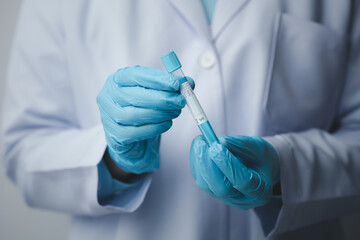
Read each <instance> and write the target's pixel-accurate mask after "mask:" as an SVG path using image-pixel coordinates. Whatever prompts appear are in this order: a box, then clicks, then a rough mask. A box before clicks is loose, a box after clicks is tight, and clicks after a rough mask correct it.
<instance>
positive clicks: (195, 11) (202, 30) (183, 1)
mask: <svg viewBox="0 0 360 240" xmlns="http://www.w3.org/2000/svg"><path fill="white" fill-rule="evenodd" d="M168 1H169V2H170V3H171V4H172V5H173V7H174V8H175V9H176V10H177V12H178V13H179V14H180V15H182V16H181V17H183V18H185V19H186V21H187V24H188V25H190V26H191V27H192V28H193V29H194V30H195V31H196V32H197V33H198V34H199V35H201V36H203V37H204V38H205V39H206V40H208V41H211V31H210V28H209V24H208V22H207V19H206V16H205V12H204V8H203V5H202V3H201V1H200V0H168Z"/></svg>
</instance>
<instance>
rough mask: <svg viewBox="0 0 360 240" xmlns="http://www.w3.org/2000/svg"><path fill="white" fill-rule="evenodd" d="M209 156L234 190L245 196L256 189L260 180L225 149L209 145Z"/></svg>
mask: <svg viewBox="0 0 360 240" xmlns="http://www.w3.org/2000/svg"><path fill="white" fill-rule="evenodd" d="M209 156H210V157H211V159H212V160H213V161H214V163H215V164H216V166H217V167H218V168H219V169H220V171H221V172H222V173H223V174H224V175H225V176H226V178H227V179H228V180H229V181H230V182H231V184H232V185H233V187H234V188H235V189H237V190H238V191H240V192H241V193H243V194H245V195H247V194H248V193H249V192H253V191H254V190H256V189H258V186H259V183H260V179H259V178H258V177H257V176H256V175H254V174H253V173H252V171H250V169H248V168H247V167H246V166H245V165H244V164H242V163H241V159H239V158H237V157H235V156H234V155H233V154H232V153H231V152H230V151H229V150H228V149H227V148H226V147H224V146H223V145H221V144H213V145H211V146H210V149H209Z"/></svg>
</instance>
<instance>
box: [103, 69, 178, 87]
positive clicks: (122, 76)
mask: <svg viewBox="0 0 360 240" xmlns="http://www.w3.org/2000/svg"><path fill="white" fill-rule="evenodd" d="M110 79H111V80H112V81H113V82H114V83H116V84H117V85H118V86H119V87H120V86H125V87H135V86H140V87H145V88H150V89H155V90H164V91H179V87H180V83H179V80H178V79H177V78H176V77H175V76H173V75H171V74H169V73H165V72H163V71H161V70H159V69H155V68H148V67H142V66H135V67H126V68H121V69H119V70H118V71H117V72H115V73H114V74H113V75H111V76H110Z"/></svg>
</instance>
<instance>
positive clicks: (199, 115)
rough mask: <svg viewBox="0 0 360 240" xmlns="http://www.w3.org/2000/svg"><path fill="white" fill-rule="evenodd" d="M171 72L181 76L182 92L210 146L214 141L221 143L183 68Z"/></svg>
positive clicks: (178, 76)
mask: <svg viewBox="0 0 360 240" xmlns="http://www.w3.org/2000/svg"><path fill="white" fill-rule="evenodd" d="M171 74H172V75H174V76H176V77H177V78H179V81H180V93H181V94H182V95H183V96H184V97H185V99H186V103H187V106H188V107H189V109H190V112H191V115H192V116H193V118H194V119H195V121H196V123H197V125H198V126H199V128H200V131H201V132H202V134H203V135H204V137H205V139H206V141H207V143H208V144H209V146H210V145H211V144H212V143H219V140H218V138H217V137H216V135H215V132H214V130H213V129H212V127H211V125H210V122H209V121H208V118H207V117H206V114H205V112H204V110H203V108H202V107H201V105H200V102H199V100H198V99H197V97H196V95H195V93H194V91H193V89H192V88H191V86H190V84H189V82H188V81H187V79H186V77H185V75H184V73H183V71H182V70H181V68H179V69H177V70H176V71H174V72H172V73H171Z"/></svg>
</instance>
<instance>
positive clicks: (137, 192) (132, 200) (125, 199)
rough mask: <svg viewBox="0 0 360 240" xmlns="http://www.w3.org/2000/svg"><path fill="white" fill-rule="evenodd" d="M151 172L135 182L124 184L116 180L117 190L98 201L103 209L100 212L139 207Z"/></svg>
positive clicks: (114, 211) (122, 210)
mask: <svg viewBox="0 0 360 240" xmlns="http://www.w3.org/2000/svg"><path fill="white" fill-rule="evenodd" d="M151 179H152V174H151V173H150V174H147V175H145V176H144V178H143V179H142V180H141V181H139V182H136V183H132V184H125V183H121V182H119V181H116V182H117V184H118V185H117V187H116V188H118V190H116V191H115V192H114V193H113V194H112V195H111V196H109V197H108V198H106V199H103V200H102V201H100V202H99V206H100V207H101V208H103V210H105V212H103V211H101V212H102V213H105V214H106V213H116V212H134V211H135V210H136V209H138V208H139V207H140V205H141V204H142V202H143V201H144V198H145V196H146V193H147V191H148V189H149V187H150V184H151Z"/></svg>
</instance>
